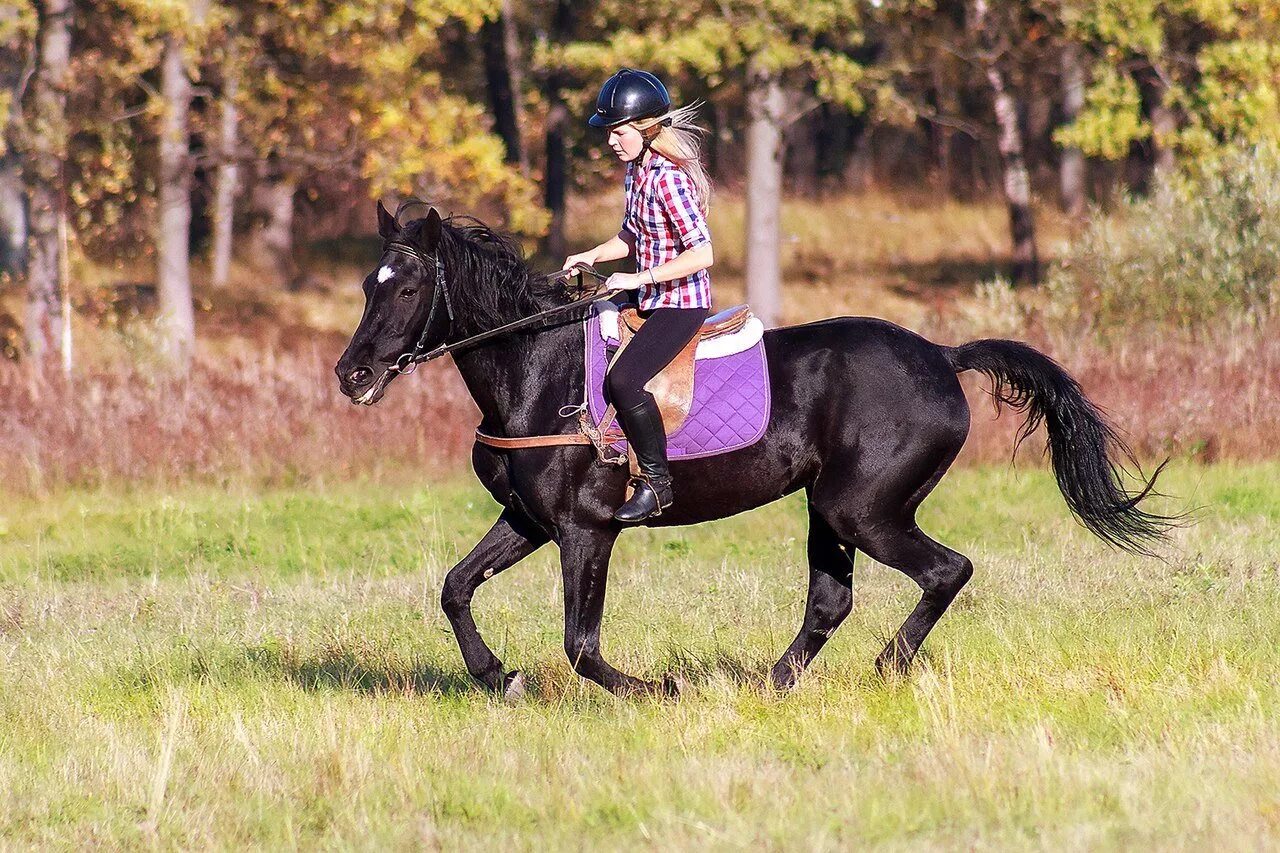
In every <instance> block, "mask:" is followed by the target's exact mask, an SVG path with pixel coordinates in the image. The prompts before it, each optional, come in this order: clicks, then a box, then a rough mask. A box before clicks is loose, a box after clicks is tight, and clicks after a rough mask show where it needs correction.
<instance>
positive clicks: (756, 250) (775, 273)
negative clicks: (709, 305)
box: [746, 59, 786, 327]
mask: <svg viewBox="0 0 1280 853" xmlns="http://www.w3.org/2000/svg"><path fill="white" fill-rule="evenodd" d="M785 108H786V99H785V97H784V96H783V91H782V83H781V81H780V80H779V79H778V75H777V73H776V72H772V71H768V70H766V69H763V68H761V67H760V65H759V63H758V62H757V61H756V60H754V59H753V60H751V61H750V62H748V65H747V234H746V243H747V246H746V249H747V251H746V279H747V301H748V302H749V303H751V310H752V311H753V312H754V313H755V314H756V316H758V317H759V318H760V320H761V321H762V322H763V323H764V324H765V326H766V327H769V326H773V325H775V324H777V322H778V321H779V320H780V314H781V308H782V265H781V247H780V241H781V235H780V234H779V226H780V222H781V205H782V154H783V149H782V130H783V121H784V118H783V111H784V110H785Z"/></svg>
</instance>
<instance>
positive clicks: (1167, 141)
mask: <svg viewBox="0 0 1280 853" xmlns="http://www.w3.org/2000/svg"><path fill="white" fill-rule="evenodd" d="M1151 77H1152V82H1151V87H1152V89H1153V90H1154V94H1155V97H1154V99H1153V103H1152V105H1151V144H1152V146H1153V147H1154V148H1155V161H1154V162H1153V164H1152V168H1153V169H1154V172H1155V176H1156V177H1160V176H1162V175H1168V174H1170V173H1171V172H1173V170H1174V168H1175V167H1176V166H1177V159H1176V158H1175V156H1174V150H1173V136H1174V134H1175V133H1177V132H1178V116H1177V115H1176V114H1175V113H1174V111H1173V108H1172V107H1170V106H1169V87H1168V86H1166V85H1165V83H1164V80H1163V79H1162V78H1161V77H1160V76H1159V75H1158V74H1155V73H1152V75H1151Z"/></svg>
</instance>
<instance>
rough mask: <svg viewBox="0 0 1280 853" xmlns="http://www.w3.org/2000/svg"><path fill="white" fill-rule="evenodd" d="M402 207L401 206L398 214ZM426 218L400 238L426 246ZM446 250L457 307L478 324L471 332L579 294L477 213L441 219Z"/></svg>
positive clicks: (443, 252) (442, 243)
mask: <svg viewBox="0 0 1280 853" xmlns="http://www.w3.org/2000/svg"><path fill="white" fill-rule="evenodd" d="M404 206H405V205H401V208H400V209H401V210H402V209H403V208H404ZM399 212H400V211H399V210H397V211H396V213H397V217H398V215H399ZM425 225H426V219H414V220H411V221H409V222H406V223H405V224H404V225H402V226H401V230H400V239H402V240H404V241H405V242H407V243H409V244H410V245H412V246H415V247H417V248H419V249H421V250H423V251H424V252H425V251H427V247H426V246H425V245H424V241H423V230H424V228H425ZM440 232H441V240H440V255H441V260H442V261H443V262H444V266H445V269H446V270H447V273H448V276H449V281H450V285H451V286H450V289H449V295H450V297H451V298H452V301H453V307H454V311H455V312H456V314H457V315H458V317H459V318H460V319H462V318H465V320H466V321H468V324H469V325H471V326H473V327H474V328H473V329H471V330H469V333H474V332H476V331H481V330H484V329H490V328H493V327H494V326H498V325H501V324H502V323H508V322H512V321H514V320H519V319H521V318H522V317H528V316H530V315H532V314H536V313H538V312H539V311H545V310H547V309H548V308H554V307H556V306H557V305H564V304H565V303H567V302H570V301H572V300H573V299H574V298H575V297H577V296H578V295H580V294H578V293H577V291H576V289H575V288H574V287H573V286H572V285H570V284H568V283H567V282H566V281H565V280H564V279H561V278H548V277H547V276H545V275H542V274H541V273H537V272H534V271H533V270H531V269H530V268H529V264H528V261H527V260H526V258H525V255H524V250H523V249H522V248H521V246H520V243H519V242H517V241H516V240H515V238H513V237H511V236H510V235H508V234H504V233H502V232H500V231H497V230H495V229H493V228H490V227H489V226H488V225H486V224H484V223H483V222H481V221H480V220H478V219H476V218H475V217H472V216H464V215H461V214H455V215H453V216H450V217H448V218H447V219H445V220H444V221H443V222H442V223H441V229H440Z"/></svg>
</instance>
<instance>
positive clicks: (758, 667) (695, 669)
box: [664, 648, 773, 690]
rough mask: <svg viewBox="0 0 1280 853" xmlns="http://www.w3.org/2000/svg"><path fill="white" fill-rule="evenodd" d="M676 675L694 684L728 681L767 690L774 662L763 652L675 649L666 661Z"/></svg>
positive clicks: (669, 670) (667, 668) (672, 673)
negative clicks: (761, 653)
mask: <svg viewBox="0 0 1280 853" xmlns="http://www.w3.org/2000/svg"><path fill="white" fill-rule="evenodd" d="M664 663H665V665H666V671H667V672H668V673H670V674H671V675H672V676H674V677H676V678H680V679H684V680H685V681H688V682H689V683H690V684H692V685H697V686H700V685H703V684H707V683H709V682H712V681H718V680H725V681H728V682H730V683H731V684H734V685H735V686H737V687H750V688H753V689H756V690H763V689H765V688H766V686H767V685H768V682H769V671H770V670H771V669H772V667H773V661H771V660H768V659H766V658H764V657H761V656H760V655H758V654H757V655H747V654H744V653H743V652H739V651H729V650H727V649H714V650H711V651H703V652H695V651H692V650H690V649H681V648H677V649H672V650H671V651H670V652H669V653H668V655H667V659H666V661H665V662H664Z"/></svg>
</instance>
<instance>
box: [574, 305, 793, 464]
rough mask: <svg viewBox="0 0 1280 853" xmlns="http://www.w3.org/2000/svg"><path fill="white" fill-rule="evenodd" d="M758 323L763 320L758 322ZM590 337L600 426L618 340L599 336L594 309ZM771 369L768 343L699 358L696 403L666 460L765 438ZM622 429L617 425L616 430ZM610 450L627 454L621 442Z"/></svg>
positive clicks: (591, 382) (592, 396)
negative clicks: (607, 372) (606, 382)
mask: <svg viewBox="0 0 1280 853" xmlns="http://www.w3.org/2000/svg"><path fill="white" fill-rule="evenodd" d="M755 322H758V321H755ZM583 325H584V328H583V333H584V337H585V338H586V365H587V376H586V383H587V406H588V412H589V413H590V416H591V423H592V424H595V425H596V426H597V427H598V426H599V424H600V418H601V417H603V416H604V410H605V407H606V404H605V401H604V377H605V369H606V368H607V367H608V364H609V359H610V358H611V357H612V355H613V352H614V350H615V348H616V346H617V341H614V340H610V341H608V342H607V349H606V341H605V340H604V339H603V338H602V337H601V335H600V317H599V316H598V314H597V313H596V312H595V311H592V312H591V314H590V315H589V316H588V317H587V319H586V320H585V321H584V323H583ZM769 402H770V401H769V369H768V365H767V363H766V361H765V352H764V340H763V339H761V340H757V341H756V342H755V344H753V345H752V346H750V347H748V348H747V349H744V350H742V351H741V352H735V353H731V354H727V355H716V356H709V357H698V358H696V359H695V360H694V363H693V404H692V405H691V406H690V408H689V416H688V417H687V418H685V421H684V423H683V424H681V425H680V428H679V429H677V430H676V431H675V432H674V433H672V434H670V435H668V436H667V457H668V458H670V459H696V458H697V457H700V456H714V455H715V454H717V453H727V452H728V451H730V450H738V449H739V448H743V447H748V446H750V445H752V444H755V443H756V442H757V441H759V440H760V436H762V435H764V430H765V427H766V426H768V424H769ZM617 429H618V425H617V421H616V420H615V421H614V430H617ZM609 446H610V447H612V448H614V449H616V450H618V451H619V452H622V453H625V452H626V448H627V443H626V441H625V440H622V439H619V440H617V441H614V442H610V444H609Z"/></svg>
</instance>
